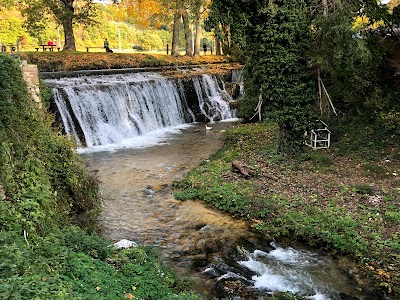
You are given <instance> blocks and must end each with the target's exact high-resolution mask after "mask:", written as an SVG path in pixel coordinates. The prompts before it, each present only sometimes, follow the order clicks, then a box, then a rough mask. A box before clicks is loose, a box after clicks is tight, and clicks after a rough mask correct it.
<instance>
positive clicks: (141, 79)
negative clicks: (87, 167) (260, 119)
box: [46, 73, 234, 150]
mask: <svg viewBox="0 0 400 300" xmlns="http://www.w3.org/2000/svg"><path fill="white" fill-rule="evenodd" d="M191 80H193V85H194V89H195V91H196V94H197V98H198V99H196V101H198V104H197V106H199V107H200V108H201V113H202V114H204V116H206V118H208V119H209V120H210V121H215V120H225V119H230V118H233V117H234V113H233V111H232V110H231V109H230V108H229V105H228V102H229V101H231V100H232V98H231V97H230V96H229V94H228V93H227V92H226V91H225V89H224V87H222V88H221V87H219V85H218V82H217V80H218V79H217V77H216V76H210V75H202V76H200V77H192V78H191ZM46 82H47V83H48V84H49V85H50V86H51V87H52V88H53V94H54V96H55V102H56V105H57V108H58V111H59V113H60V116H61V119H62V122H63V124H64V129H65V131H66V132H67V133H68V134H70V135H71V136H72V137H73V138H74V139H75V140H76V141H77V142H78V144H79V145H80V146H81V147H83V146H86V147H87V148H92V149H94V148H96V147H97V148H99V149H100V150H105V149H107V146H108V145H119V146H122V147H126V146H128V147H129V144H130V143H129V141H130V140H132V139H133V138H136V137H138V136H143V135H146V134H150V133H154V132H158V131H160V130H161V131H162V132H163V133H165V129H171V128H174V127H176V126H179V125H183V124H188V123H192V122H195V121H197V120H196V115H195V114H194V113H193V110H192V109H191V105H190V103H191V102H193V99H190V101H189V102H190V103H188V101H187V99H186V95H185V87H184V84H183V80H182V79H169V78H166V77H164V76H162V75H160V74H156V73H136V74H119V75H103V76H98V77H94V76H85V77H78V78H62V79H48V80H46ZM222 85H223V83H222ZM114 148H115V147H114Z"/></svg>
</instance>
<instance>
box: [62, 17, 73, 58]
mask: <svg viewBox="0 0 400 300" xmlns="http://www.w3.org/2000/svg"><path fill="white" fill-rule="evenodd" d="M62 25H63V30H64V37H65V42H64V50H72V51H76V46H75V36H74V29H73V26H72V16H71V18H67V19H65V20H63V24H62Z"/></svg>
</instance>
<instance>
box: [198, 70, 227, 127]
mask: <svg viewBox="0 0 400 300" xmlns="http://www.w3.org/2000/svg"><path fill="white" fill-rule="evenodd" d="M193 83H194V88H195V90H196V94H197V98H198V99H199V105H200V110H201V112H202V114H203V115H204V116H205V117H206V118H207V119H208V120H210V122H214V121H220V120H224V119H230V118H232V117H233V115H232V112H231V110H230V109H229V105H228V102H229V100H231V97H230V95H229V94H228V93H227V92H226V90H225V86H224V84H223V82H222V81H221V85H222V88H220V87H219V85H218V81H217V78H216V77H215V76H214V75H213V76H211V75H207V74H204V75H203V76H202V77H201V78H198V77H195V78H193Z"/></svg>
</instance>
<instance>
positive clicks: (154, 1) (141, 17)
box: [125, 0, 165, 28]
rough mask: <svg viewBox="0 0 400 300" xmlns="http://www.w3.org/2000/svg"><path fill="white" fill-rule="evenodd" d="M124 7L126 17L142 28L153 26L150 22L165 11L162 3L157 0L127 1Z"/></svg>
mask: <svg viewBox="0 0 400 300" xmlns="http://www.w3.org/2000/svg"><path fill="white" fill-rule="evenodd" d="M125 5H126V11H127V14H128V16H130V17H133V18H134V19H135V21H136V23H137V24H138V25H139V26H141V27H144V28H147V27H149V26H150V25H153V24H151V22H152V21H154V16H157V15H159V14H161V13H162V12H164V11H165V9H164V8H163V5H162V1H159V0H149V1H135V0H127V1H126V2H125Z"/></svg>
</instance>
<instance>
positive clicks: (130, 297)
mask: <svg viewBox="0 0 400 300" xmlns="http://www.w3.org/2000/svg"><path fill="white" fill-rule="evenodd" d="M134 290H136V286H132V291H134ZM125 298H126V299H135V296H134V295H133V294H132V293H125Z"/></svg>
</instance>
